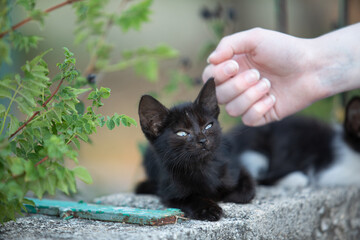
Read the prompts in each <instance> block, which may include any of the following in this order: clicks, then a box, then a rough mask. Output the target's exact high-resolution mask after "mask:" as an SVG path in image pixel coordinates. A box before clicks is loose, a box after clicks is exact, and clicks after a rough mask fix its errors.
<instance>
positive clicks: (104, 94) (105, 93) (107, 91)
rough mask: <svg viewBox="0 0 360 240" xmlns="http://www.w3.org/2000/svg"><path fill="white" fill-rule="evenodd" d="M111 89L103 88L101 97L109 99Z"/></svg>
mask: <svg viewBox="0 0 360 240" xmlns="http://www.w3.org/2000/svg"><path fill="white" fill-rule="evenodd" d="M110 91H111V90H110V88H104V87H101V88H100V90H99V92H100V93H101V97H102V98H104V99H107V98H109V97H110Z"/></svg>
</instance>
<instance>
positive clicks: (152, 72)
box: [134, 58, 158, 82]
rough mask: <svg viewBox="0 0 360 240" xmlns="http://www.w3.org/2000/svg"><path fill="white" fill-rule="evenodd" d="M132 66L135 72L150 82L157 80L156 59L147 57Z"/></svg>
mask: <svg viewBox="0 0 360 240" xmlns="http://www.w3.org/2000/svg"><path fill="white" fill-rule="evenodd" d="M134 67H135V72H136V73H137V74H139V75H141V76H144V77H146V78H147V79H148V80H149V81H150V82H156V81H157V80H158V61H157V60H156V59H154V58H149V59H147V60H144V61H139V62H138V63H137V64H136V65H135V66H134Z"/></svg>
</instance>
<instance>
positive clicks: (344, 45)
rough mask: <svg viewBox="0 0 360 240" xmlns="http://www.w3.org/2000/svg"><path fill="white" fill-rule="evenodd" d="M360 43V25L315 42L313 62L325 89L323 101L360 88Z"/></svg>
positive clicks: (320, 84) (320, 82)
mask: <svg viewBox="0 0 360 240" xmlns="http://www.w3.org/2000/svg"><path fill="white" fill-rule="evenodd" d="M359 39H360V23H357V24H354V25H351V26H348V27H346V28H342V29H340V30H337V31H334V32H331V33H328V34H325V35H323V36H320V37H318V38H315V39H313V50H314V51H313V53H312V54H311V56H312V59H313V61H310V62H311V63H312V64H313V68H314V70H315V76H316V79H317V80H318V84H319V87H322V88H323V96H321V98H323V97H328V96H332V95H335V94H337V93H340V92H345V91H349V90H352V89H357V88H360V42H359ZM310 41H311V40H310Z"/></svg>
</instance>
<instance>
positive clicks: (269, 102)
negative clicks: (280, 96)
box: [264, 94, 276, 106]
mask: <svg viewBox="0 0 360 240" xmlns="http://www.w3.org/2000/svg"><path fill="white" fill-rule="evenodd" d="M275 101H276V98H275V96H274V95H272V94H270V95H269V96H268V97H267V98H265V99H264V103H265V104H266V105H268V106H269V105H273V104H274V103H275Z"/></svg>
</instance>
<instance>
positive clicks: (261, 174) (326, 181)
mask: <svg viewBox="0 0 360 240" xmlns="http://www.w3.org/2000/svg"><path fill="white" fill-rule="evenodd" d="M229 139H230V141H231V142H236V143H237V147H236V148H233V149H232V155H233V156H234V157H237V158H238V159H239V161H240V162H241V164H242V165H243V166H244V167H245V168H246V169H247V170H248V171H249V172H250V173H251V175H252V176H253V177H254V178H256V180H257V181H258V183H259V184H264V185H274V184H279V185H284V186H288V187H294V186H306V185H309V184H311V185H320V186H335V185H349V184H352V185H354V184H355V185H360V174H359V173H360V98H359V97H355V98H353V99H352V100H351V101H350V102H349V104H348V105H347V107H346V116H345V122H344V125H343V127H341V126H336V125H328V124H326V123H323V122H320V121H318V120H315V119H313V118H308V117H299V116H293V117H289V118H286V119H284V120H282V121H279V122H274V123H271V124H268V125H266V126H261V127H254V128H247V127H244V126H238V127H236V128H235V129H233V130H232V131H231V133H230V135H229Z"/></svg>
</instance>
